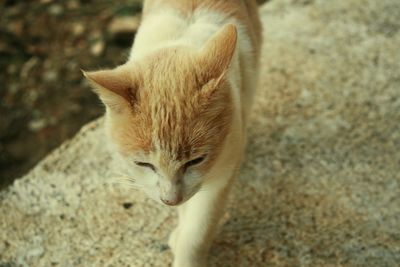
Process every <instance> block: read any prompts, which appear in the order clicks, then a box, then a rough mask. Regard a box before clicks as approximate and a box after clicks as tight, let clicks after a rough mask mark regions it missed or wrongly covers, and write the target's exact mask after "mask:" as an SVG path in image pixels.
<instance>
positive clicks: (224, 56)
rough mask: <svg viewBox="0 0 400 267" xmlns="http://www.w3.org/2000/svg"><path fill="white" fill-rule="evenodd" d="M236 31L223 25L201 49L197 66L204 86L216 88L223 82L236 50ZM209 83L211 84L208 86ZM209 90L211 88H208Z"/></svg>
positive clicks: (231, 26)
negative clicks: (199, 68)
mask: <svg viewBox="0 0 400 267" xmlns="http://www.w3.org/2000/svg"><path fill="white" fill-rule="evenodd" d="M236 43H237V30H236V26H235V25H233V24H231V23H230V24H225V25H224V26H223V27H222V28H221V29H220V30H218V31H217V32H216V33H215V34H214V35H213V36H211V38H210V39H209V40H208V41H207V42H206V43H205V45H204V46H203V48H201V50H200V53H199V66H200V67H201V78H202V80H203V82H204V84H208V85H209V86H207V87H210V85H211V84H212V86H211V87H213V88H216V87H218V85H219V84H220V83H221V81H223V79H224V78H225V75H226V73H227V71H228V68H229V66H230V64H231V61H232V58H233V55H234V53H235V50H236ZM210 83H211V84H210ZM209 89H211V88H209Z"/></svg>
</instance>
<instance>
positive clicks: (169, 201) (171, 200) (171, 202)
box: [161, 194, 183, 206]
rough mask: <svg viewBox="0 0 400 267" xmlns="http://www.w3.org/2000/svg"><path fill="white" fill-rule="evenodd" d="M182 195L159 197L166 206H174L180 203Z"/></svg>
mask: <svg viewBox="0 0 400 267" xmlns="http://www.w3.org/2000/svg"><path fill="white" fill-rule="evenodd" d="M182 199H183V198H182V195H181V194H176V195H175V196H169V197H161V201H162V202H163V203H164V204H166V205H168V206H176V205H178V204H179V203H181V202H182Z"/></svg>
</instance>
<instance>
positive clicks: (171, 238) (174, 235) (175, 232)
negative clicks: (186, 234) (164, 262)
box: [168, 227, 179, 251]
mask: <svg viewBox="0 0 400 267" xmlns="http://www.w3.org/2000/svg"><path fill="white" fill-rule="evenodd" d="M178 235H179V228H178V227H176V228H175V229H174V230H173V231H172V232H171V234H170V235H169V239H168V246H169V247H170V248H171V250H172V251H174V250H175V248H176V243H177V242H178Z"/></svg>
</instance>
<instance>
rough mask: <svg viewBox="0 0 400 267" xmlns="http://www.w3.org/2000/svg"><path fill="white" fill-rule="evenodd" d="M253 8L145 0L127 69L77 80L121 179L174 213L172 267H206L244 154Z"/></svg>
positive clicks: (207, 0)
mask: <svg viewBox="0 0 400 267" xmlns="http://www.w3.org/2000/svg"><path fill="white" fill-rule="evenodd" d="M260 44H261V25H260V21H259V16H258V10H257V5H256V3H255V1H250V0H248V1H245V0H242V1H241V0H230V1H229V0H227V1H218V0H202V1H200V0H181V1H179V0H148V1H145V3H144V8H143V19H142V23H141V26H140V29H139V31H138V33H137V35H136V38H135V42H134V45H133V47H132V50H131V53H130V57H129V60H128V61H127V62H126V63H125V64H123V65H121V66H119V67H117V68H115V69H112V70H101V71H94V72H84V75H85V76H86V78H87V79H88V80H89V81H90V82H91V83H92V85H93V87H94V90H95V92H96V93H97V94H98V95H99V97H100V99H101V100H102V101H103V102H104V104H105V106H106V132H107V135H108V138H109V140H110V143H111V144H112V146H113V148H114V149H115V151H116V153H117V154H118V155H120V156H121V161H122V162H123V164H124V166H125V169H126V170H125V172H126V175H127V176H129V177H131V178H132V181H134V183H135V185H136V186H137V187H140V188H141V189H142V190H144V191H145V192H146V193H147V194H148V195H149V196H150V197H151V198H153V199H154V200H156V201H157V202H160V203H164V204H166V205H170V206H178V212H179V225H178V227H177V228H176V229H175V230H174V231H173V232H172V234H171V236H170V239H169V245H170V247H171V249H172V251H173V253H174V261H173V266H174V267H204V266H206V259H207V254H208V250H209V248H210V245H211V241H212V239H213V236H214V234H215V232H216V226H217V224H218V220H219V218H220V216H221V215H222V214H223V208H224V205H225V202H226V198H227V195H228V193H229V191H230V188H231V185H232V181H233V180H234V178H235V176H236V175H237V170H238V168H239V166H240V163H241V159H242V157H243V152H244V146H245V128H246V120H247V116H248V113H249V110H250V107H251V103H252V98H253V95H254V90H255V87H256V84H257V77H258V65H259V63H258V61H259V60H258V58H259V53H260Z"/></svg>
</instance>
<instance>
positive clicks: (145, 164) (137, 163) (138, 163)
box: [135, 161, 156, 172]
mask: <svg viewBox="0 0 400 267" xmlns="http://www.w3.org/2000/svg"><path fill="white" fill-rule="evenodd" d="M135 164H136V165H138V166H140V167H144V168H149V169H151V170H152V171H154V172H156V167H154V165H153V164H151V163H148V162H140V161H135Z"/></svg>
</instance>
